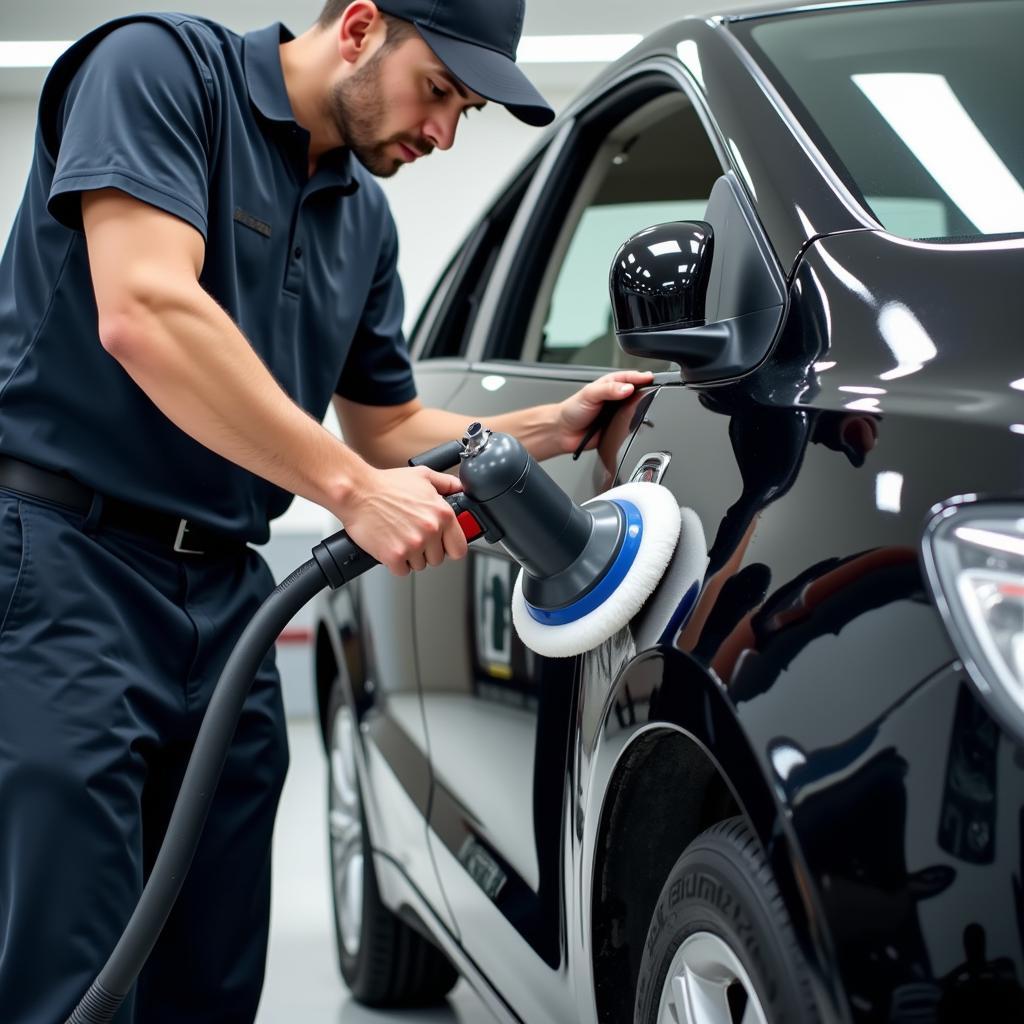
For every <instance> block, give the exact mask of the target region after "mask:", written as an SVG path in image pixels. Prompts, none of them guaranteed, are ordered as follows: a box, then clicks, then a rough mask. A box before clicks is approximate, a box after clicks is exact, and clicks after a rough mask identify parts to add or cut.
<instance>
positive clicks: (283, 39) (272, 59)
mask: <svg viewBox="0 0 1024 1024" xmlns="http://www.w3.org/2000/svg"><path fill="white" fill-rule="evenodd" d="M294 38H295V36H294V35H293V34H292V33H291V32H290V31H289V30H288V29H287V28H286V27H285V26H284V25H282V24H281V23H280V22H275V23H274V24H273V25H268V26H267V27H266V28H261V29H257V30H256V31H254V32H249V33H247V34H246V35H245V44H244V53H243V60H244V64H245V82H246V85H247V87H248V89H249V99H250V100H251V101H252V105H253V106H254V107H255V108H256V109H257V110H258V111H259V112H260V114H262V115H263V117H265V118H266V119H267V120H268V121H276V122H279V123H282V124H290V125H293V126H294V127H295V128H296V129H297V130H298V132H300V133H302V135H303V136H304V137H308V136H307V135H306V131H305V129H304V128H302V126H301V125H299V124H298V122H297V121H296V120H295V114H294V112H293V111H292V104H291V100H290V99H289V98H288V90H287V89H286V88H285V84H284V72H283V71H282V70H281V51H280V50H279V49H278V47H279V46H280V45H281V43H287V42H290V41H291V40H292V39H294ZM318 164H319V167H318V171H317V175H316V177H317V184H318V186H319V187H330V186H336V187H340V188H342V189H343V190H344V191H345V192H346V193H352V192H355V191H356V189H357V188H358V182H356V180H355V179H354V178H353V176H352V154H351V152H350V151H349V150H348V149H347V148H345V147H339V148H337V149H332V150H330V151H329V152H327V153H325V154H324V155H323V156H322V157H321V158H320V160H319V161H318Z"/></svg>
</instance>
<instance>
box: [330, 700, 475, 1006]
mask: <svg viewBox="0 0 1024 1024" xmlns="http://www.w3.org/2000/svg"><path fill="white" fill-rule="evenodd" d="M357 742H358V736H357V726H356V720H355V715H354V713H353V712H352V708H351V706H350V705H349V703H348V701H347V699H346V697H345V690H344V687H343V686H342V684H341V681H340V680H337V681H335V683H334V686H333V687H332V689H331V695H330V699H329V701H328V707H327V830H328V843H329V854H330V872H331V897H332V904H333V908H334V934H335V939H336V941H337V952H338V966H339V968H340V970H341V976H342V977H343V978H344V980H345V984H346V985H347V986H348V988H349V990H350V991H351V992H352V994H353V995H354V996H355V998H356V999H357V1000H358V1001H359V1002H361V1003H364V1004H366V1005H367V1006H374V1007H396V1006H401V1007H412V1006H430V1005H432V1004H435V1003H439V1002H441V1001H442V1000H443V999H444V997H445V996H446V995H447V994H448V993H449V992H450V991H451V989H452V987H453V986H454V985H455V983H456V981H458V977H459V976H458V972H457V971H456V970H455V968H454V967H452V965H451V963H450V961H449V960H448V959H447V957H445V955H444V954H443V953H442V952H441V951H440V950H439V949H438V948H437V947H436V946H434V945H433V944H432V943H431V942H429V941H428V940H427V939H426V938H424V937H423V936H422V935H420V934H419V932H417V931H414V930H413V929H412V928H411V927H410V926H409V925H408V924H406V923H405V922H404V921H402V920H401V919H400V918H399V917H398V916H397V915H396V914H394V913H393V912H392V911H391V910H389V909H388V908H387V907H386V906H385V905H384V904H383V903H382V902H381V898H380V891H379V889H378V887H377V877H376V874H375V872H374V869H373V855H372V850H371V846H370V837H369V833H368V831H367V828H366V814H365V811H364V809H363V799H362V788H361V786H360V783H359V775H358V769H357V767H356V763H357V760H356V749H355V744H356V743H357Z"/></svg>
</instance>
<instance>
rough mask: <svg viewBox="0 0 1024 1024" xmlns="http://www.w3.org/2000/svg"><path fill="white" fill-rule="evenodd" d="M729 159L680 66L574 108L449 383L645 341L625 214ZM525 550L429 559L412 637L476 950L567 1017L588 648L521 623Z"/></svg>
mask: <svg viewBox="0 0 1024 1024" xmlns="http://www.w3.org/2000/svg"><path fill="white" fill-rule="evenodd" d="M721 173H722V162H721V160H720V158H719V156H718V154H717V151H716V149H715V147H714V146H713V145H712V142H711V140H710V139H709V137H708V136H707V134H706V133H705V130H704V128H703V126H702V122H701V119H700V118H699V117H698V114H697V111H696V110H695V108H694V106H693V104H692V102H691V100H690V99H689V98H688V96H687V94H686V93H685V92H684V91H683V90H682V89H681V88H680V83H679V82H678V81H677V80H676V79H674V78H670V77H669V76H667V75H665V74H664V73H659V72H655V71H653V70H651V69H645V68H643V67H641V68H637V69H635V70H634V71H633V72H632V73H629V74H626V75H624V76H622V77H621V78H620V79H619V80H618V81H616V82H615V83H614V84H613V85H611V86H610V87H609V89H608V90H607V91H606V92H605V93H604V94H602V95H601V96H599V97H598V98H597V99H596V100H595V101H594V102H593V103H591V104H589V105H588V106H586V107H584V108H582V109H580V110H579V112H578V113H577V116H576V117H575V118H573V119H571V120H569V121H567V122H566V123H565V124H563V125H562V127H561V129H560V131H558V132H557V134H556V135H555V136H554V137H553V139H552V141H551V142H550V144H549V146H548V148H547V149H546V151H545V152H544V153H543V154H542V155H541V157H540V163H539V164H538V167H537V172H536V175H535V176H534V177H533V179H532V180H531V182H530V186H529V188H528V190H527V192H526V194H525V196H524V199H523V202H522V204H521V206H520V207H519V210H518V212H517V216H516V218H515V219H514V221H513V223H512V225H511V227H510V229H509V233H508V236H507V238H506V239H505V242H504V244H503V246H502V247H501V250H500V252H498V254H497V256H496V259H495V263H494V267H493V272H492V274H491V277H490V279H489V281H488V286H487V288H486V290H485V292H484V294H483V296H482V298H481V300H480V306H479V313H478V315H477V319H476V321H475V323H474V326H473V330H472V332H471V336H470V341H469V348H468V351H467V357H468V358H467V363H468V366H466V367H460V370H459V372H460V373H462V375H463V380H462V384H461V386H460V388H459V390H458V392H457V393H456V394H455V396H454V398H453V399H452V400H451V402H450V403H449V408H451V409H453V410H459V411H465V412H466V413H467V414H470V415H472V417H473V418H480V419H482V420H483V421H484V422H485V423H486V420H487V417H488V416H493V415H495V414H498V413H501V412H505V411H508V410H511V409H516V408H520V407H523V406H530V405H538V404H544V403H551V402H558V401H561V400H562V399H564V398H565V397H567V396H568V395H570V394H571V393H572V392H573V391H574V390H576V389H577V388H578V387H580V386H581V385H582V384H583V383H585V382H586V381H587V380H590V379H594V378H596V377H597V376H600V375H601V374H602V373H605V372H607V371H608V370H609V369H614V368H624V367H627V366H629V367H636V368H646V367H649V368H651V369H653V370H655V371H656V372H659V373H660V374H661V376H660V377H657V378H656V381H657V382H658V383H661V384H671V383H678V380H679V377H678V372H665V371H667V370H668V366H667V364H664V363H658V364H655V363H651V362H648V361H643V360H636V359H633V358H632V357H628V356H626V355H625V354H624V353H622V352H621V351H620V350H619V348H618V346H617V345H616V343H615V336H614V331H613V329H612V325H611V315H610V304H609V300H608V293H607V277H608V267H609V265H610V263H611V260H612V257H613V256H614V254H615V250H616V249H617V248H618V246H619V244H620V243H621V242H622V241H623V240H624V239H625V238H626V237H627V236H628V235H630V234H632V233H634V232H635V231H638V230H640V229H642V228H644V227H647V226H649V225H650V224H654V223H657V222H660V221H665V220H678V219H692V218H694V217H700V216H702V214H703V212H704V209H705V207H706V205H707V200H708V197H709V195H710V192H711V188H712V185H713V183H714V182H715V180H716V179H717V178H718V177H719V176H720V175H721ZM651 394H652V390H651V389H647V392H646V394H640V395H637V396H635V397H634V398H633V399H631V400H630V401H628V402H627V403H624V406H623V407H622V408H621V409H619V410H618V411H617V413H616V415H615V416H614V417H613V418H612V420H611V421H610V423H609V426H608V427H607V428H606V430H605V432H604V435H603V439H602V443H601V444H600V446H599V447H598V448H597V449H596V450H595V451H590V452H587V453H584V454H583V455H582V456H581V457H580V458H579V459H576V460H574V459H573V458H572V456H570V455H562V456H559V457H556V458H554V459H551V460H549V461H548V462H546V463H545V466H544V468H545V469H546V470H547V471H548V472H549V473H550V474H551V476H552V477H553V478H554V479H555V480H556V481H557V482H558V483H559V484H560V485H561V487H562V488H563V489H564V490H565V491H566V492H567V493H569V494H570V495H571V496H572V497H573V498H574V499H575V500H576V501H578V502H579V501H585V500H587V499H588V498H591V497H593V496H595V495H596V494H599V493H601V492H603V491H604V490H607V489H608V488H609V487H610V486H612V485H613V484H614V483H615V482H616V480H617V476H618V472H619V463H620V455H621V453H622V452H623V451H624V450H625V447H626V445H627V444H628V440H629V437H630V435H631V434H632V432H633V431H634V430H635V429H636V427H637V426H638V425H639V423H640V422H642V420H643V418H644V417H643V410H644V408H645V407H646V405H647V403H648V402H649V398H650V396H651ZM517 571H518V567H517V566H516V565H515V564H514V563H513V562H512V561H511V560H510V559H509V558H508V556H507V555H506V554H505V553H504V551H503V550H502V549H501V548H500V547H493V546H487V545H486V544H484V543H482V542H477V543H476V544H474V546H473V549H472V550H471V552H470V555H469V557H468V558H467V559H466V560H464V561H462V562H458V563H447V564H445V565H443V566H441V567H440V568H438V569H436V570H434V571H432V572H430V573H423V574H419V575H418V576H417V578H416V581H415V596H414V604H415V637H416V653H417V659H418V669H419V680H420V688H421V694H422V703H423V714H424V721H425V725H426V731H427V736H428V742H429V749H430V758H431V767H432V776H433V784H432V794H431V806H430V814H429V840H430V845H431V850H432V852H433V855H434V858H435V863H436V865H437V870H438V874H439V877H440V880H441V885H442V888H443V890H444V893H445V897H446V899H447V903H448V907H449V908H450V912H451V913H452V915H453V917H454V920H455V922H456V924H457V926H458V929H459V932H460V934H461V938H462V942H463V944H464V945H465V946H466V948H467V950H468V951H469V952H470V954H471V956H472V957H473V959H474V960H475V961H476V962H477V963H478V964H479V965H480V967H481V968H482V969H483V970H484V972H485V973H486V974H487V975H488V976H489V977H490V978H491V980H492V981H493V982H494V983H495V984H496V986H497V987H498V989H499V990H501V991H503V992H505V993H509V994H512V993H514V994H515V1002H516V1004H517V1011H518V1012H519V1013H520V1014H522V1015H524V1016H525V1019H528V1020H563V1019H569V1018H570V1017H571V1016H572V1014H573V1012H574V1010H573V1006H574V995H573V992H572V990H571V987H570V986H569V985H568V984H567V976H566V970H565V969H566V962H567V958H566V914H567V913H568V912H570V911H571V902H570V901H567V899H566V892H567V890H566V880H565V869H566V862H565V859H564V858H563V839H564V837H565V835H566V832H567V829H568V827H569V825H570V823H569V822H567V821H566V820H565V816H564V809H565V807H566V806H567V805H568V804H567V799H566V798H567V795H568V793H569V787H570V785H571V777H570V775H571V773H570V763H569V754H568V746H569V742H568V741H569V737H570V734H571V719H572V714H573V710H574V701H575V693H576V688H577V686H578V685H579V681H580V680H579V674H580V673H579V668H580V661H579V659H564V660H562V659H558V660H552V659H547V658H542V657H539V656H536V655H534V654H532V653H531V652H530V651H528V650H526V649H525V648H524V647H523V646H522V645H521V643H520V642H519V640H518V638H517V637H516V636H515V634H514V632H513V631H512V628H511V614H510V598H511V590H512V585H513V582H514V579H515V573H516V572H517Z"/></svg>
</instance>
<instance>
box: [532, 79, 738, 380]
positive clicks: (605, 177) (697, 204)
mask: <svg viewBox="0 0 1024 1024" xmlns="http://www.w3.org/2000/svg"><path fill="white" fill-rule="evenodd" d="M720 174H721V165H720V164H719V162H718V159H717V157H716V156H715V152H714V150H713V148H712V146H711V143H710V141H709V140H708V138H707V136H706V134H705V132H704V129H703V127H702V125H701V123H700V120H699V118H698V117H697V115H696V112H695V111H694V110H693V108H692V107H691V106H690V105H689V104H688V103H687V101H686V100H685V98H684V97H683V96H682V94H675V95H672V96H669V97H662V98H661V99H660V100H658V101H655V103H654V104H651V105H650V107H649V109H648V110H647V111H646V112H644V111H641V112H640V113H639V114H637V115H634V116H633V117H632V118H630V119H629V120H628V121H626V122H623V123H620V124H619V125H618V126H617V127H614V128H613V129H612V130H610V131H609V132H608V133H607V138H606V140H605V143H604V144H603V145H602V146H601V147H600V148H599V150H598V153H597V156H596V158H595V159H594V160H593V161H592V162H591V163H590V166H589V167H588V168H587V169H586V170H585V173H584V174H583V176H582V180H581V182H580V187H579V190H578V192H577V194H576V196H575V199H574V202H573V204H572V206H571V207H570V209H568V210H566V211H565V213H564V222H563V225H562V230H561V233H560V237H559V239H558V240H557V241H556V243H555V245H554V247H553V250H554V254H555V255H554V258H553V259H552V261H551V263H550V265H549V267H548V271H547V274H546V277H545V281H544V282H543V284H542V287H541V289H540V293H539V296H538V302H537V304H536V307H535V310H534V316H533V321H532V324H531V329H530V331H529V333H528V339H527V346H526V348H525V357H526V358H533V359H539V360H540V361H543V362H557V363H575V364H578V365H587V366H602V367H622V366H637V367H644V368H654V369H660V368H665V367H667V365H668V364H665V363H654V362H653V361H650V360H644V359H639V358H637V357H633V356H629V355H627V354H625V353H624V352H622V351H621V349H620V348H619V346H618V344H617V342H616V339H615V331H614V328H613V326H612V318H611V304H610V302H609V298H608V268H609V267H610V266H611V261H612V257H613V256H614V255H615V251H616V250H617V249H618V247H619V246H620V245H621V244H622V243H623V242H624V241H625V240H626V239H627V238H628V237H629V236H630V235H632V234H635V233H636V232H637V231H640V230H642V229H643V228H646V227H650V226H651V225H653V224H659V223H662V222H664V221H671V220H694V219H700V218H702V217H703V216H704V211H705V208H706V206H707V200H708V196H709V195H710V194H711V188H712V186H713V185H714V183H715V180H716V179H717V178H718V176H719V175H720Z"/></svg>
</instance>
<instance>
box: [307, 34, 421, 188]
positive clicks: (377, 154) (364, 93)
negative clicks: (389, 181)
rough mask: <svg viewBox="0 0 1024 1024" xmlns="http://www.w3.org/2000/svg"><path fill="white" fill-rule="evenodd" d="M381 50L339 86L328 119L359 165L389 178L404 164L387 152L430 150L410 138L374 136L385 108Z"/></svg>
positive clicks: (332, 93) (329, 109) (329, 107)
mask: <svg viewBox="0 0 1024 1024" xmlns="http://www.w3.org/2000/svg"><path fill="white" fill-rule="evenodd" d="M383 56H384V50H383V49H382V50H378V51H377V52H376V53H375V54H374V55H373V56H372V57H371V58H370V60H369V61H368V62H367V64H366V66H365V67H363V68H360V69H359V71H357V72H356V73H355V74H354V75H353V76H352V77H351V78H349V79H347V80H346V81H343V82H338V83H337V84H336V85H335V86H334V88H333V89H332V90H331V94H330V97H329V98H328V101H327V108H328V115H329V116H330V118H331V119H332V120H333V121H334V124H335V126H336V128H337V129H338V132H339V133H340V134H341V137H342V138H343V139H344V140H345V145H346V146H348V148H349V149H350V150H352V152H353V154H354V155H355V156H356V158H357V159H358V160H359V162H360V163H361V164H362V165H363V166H364V167H365V168H366V169H367V170H368V171H369V172H370V173H371V174H374V175H376V176H377V177H378V178H390V177H391V176H392V175H393V174H394V173H395V172H396V171H397V170H398V169H399V167H401V166H402V163H403V161H402V160H399V159H398V158H397V157H394V156H391V155H390V154H389V153H388V149H389V148H390V147H392V146H394V144H395V143H396V142H401V143H403V144H404V145H406V146H408V147H409V148H410V149H411V150H413V151H414V152H416V153H427V152H429V151H430V150H431V149H432V148H433V147H431V146H429V145H428V144H426V143H425V142H424V141H423V140H422V139H414V138H412V137H411V136H409V135H405V134H402V135H393V136H391V138H388V139H381V138H379V137H378V136H377V129H378V126H379V125H381V124H382V123H383V122H384V116H385V111H386V104H385V103H384V98H383V97H382V96H381V88H380V73H381V66H382V57H383Z"/></svg>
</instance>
